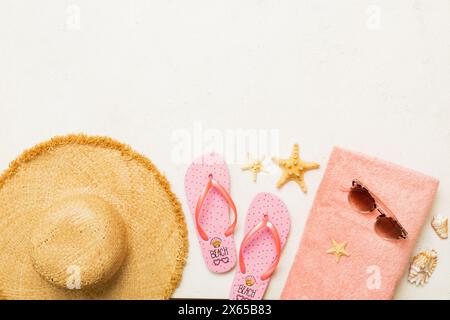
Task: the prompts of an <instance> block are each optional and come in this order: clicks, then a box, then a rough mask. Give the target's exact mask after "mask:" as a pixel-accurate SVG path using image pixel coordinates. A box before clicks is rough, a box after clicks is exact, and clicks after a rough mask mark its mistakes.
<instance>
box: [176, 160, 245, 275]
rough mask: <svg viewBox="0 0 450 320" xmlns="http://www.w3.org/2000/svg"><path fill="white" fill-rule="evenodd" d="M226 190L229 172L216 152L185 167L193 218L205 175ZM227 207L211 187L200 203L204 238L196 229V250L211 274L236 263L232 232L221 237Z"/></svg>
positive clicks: (226, 218)
mask: <svg viewBox="0 0 450 320" xmlns="http://www.w3.org/2000/svg"><path fill="white" fill-rule="evenodd" d="M210 174H212V175H213V177H214V179H215V180H216V181H217V182H219V183H220V184H221V185H222V186H223V187H224V188H225V190H226V191H227V192H228V193H230V175H229V172H228V167H227V165H226V163H225V161H224V160H223V159H222V158H221V157H220V156H219V155H218V154H216V153H211V154H207V155H204V156H202V157H200V158H198V159H197V160H196V161H194V163H193V164H192V165H191V166H190V167H189V168H188V170H187V172H186V176H185V191H186V197H187V200H188V204H189V209H190V211H191V214H192V218H193V219H194V221H195V209H196V206H197V202H198V199H199V197H200V195H201V193H202V191H203V189H204V188H205V185H206V184H207V183H208V180H209V175H210ZM229 213H230V208H229V206H228V203H227V202H226V200H225V199H224V198H223V196H222V195H221V194H220V193H219V192H218V190H216V189H212V190H211V191H210V192H209V193H208V195H207V196H206V199H205V201H204V203H203V206H202V208H201V211H200V215H199V216H200V217H199V223H200V225H201V226H202V228H203V230H204V231H205V233H206V234H207V235H208V240H207V241H205V240H203V239H202V238H201V237H200V236H199V234H198V232H197V237H198V241H199V244H200V249H201V252H202V254H203V259H204V261H205V264H206V266H207V267H208V269H209V270H210V271H212V272H215V273H224V272H227V271H229V270H231V269H232V268H233V267H234V266H235V265H236V260H237V259H236V245H235V242H234V239H233V235H230V236H228V237H226V236H225V232H226V230H227V228H228V226H229V225H230V216H229Z"/></svg>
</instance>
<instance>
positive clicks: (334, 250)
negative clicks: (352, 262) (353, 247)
mask: <svg viewBox="0 0 450 320" xmlns="http://www.w3.org/2000/svg"><path fill="white" fill-rule="evenodd" d="M331 241H332V245H331V248H330V249H328V250H327V254H334V255H335V256H336V263H339V260H340V259H341V257H342V256H346V257H349V256H350V254H349V253H348V252H347V251H345V247H346V246H347V242H342V243H337V242H336V240H334V239H332V240H331Z"/></svg>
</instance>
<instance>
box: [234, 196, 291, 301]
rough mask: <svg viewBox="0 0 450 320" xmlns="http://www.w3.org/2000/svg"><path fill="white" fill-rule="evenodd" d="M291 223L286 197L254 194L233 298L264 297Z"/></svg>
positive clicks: (256, 298)
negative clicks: (284, 198) (284, 201)
mask: <svg viewBox="0 0 450 320" xmlns="http://www.w3.org/2000/svg"><path fill="white" fill-rule="evenodd" d="M290 226H291V218H290V216H289V211H288V209H287V208H286V205H285V204H284V203H283V201H281V200H280V199H279V198H278V197H276V196H274V195H273V194H270V193H260V194H258V195H257V196H256V197H255V199H254V200H253V202H252V204H251V205H250V208H249V210H248V213H247V220H246V223H245V232H246V235H245V237H244V240H243V241H242V244H241V249H240V252H239V268H238V270H237V271H236V275H235V277H234V281H233V285H232V287H231V293H230V300H262V298H263V296H264V293H265V292H266V289H267V286H268V285H269V282H270V277H271V276H272V274H273V273H274V271H275V269H276V268H277V266H278V263H279V261H280V257H281V251H282V249H283V247H284V245H285V243H286V239H287V236H288V234H289V229H290Z"/></svg>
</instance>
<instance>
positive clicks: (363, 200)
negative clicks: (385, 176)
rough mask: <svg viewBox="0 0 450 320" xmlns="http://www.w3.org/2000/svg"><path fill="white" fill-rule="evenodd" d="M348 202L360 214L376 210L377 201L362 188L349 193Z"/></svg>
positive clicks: (353, 189)
mask: <svg viewBox="0 0 450 320" xmlns="http://www.w3.org/2000/svg"><path fill="white" fill-rule="evenodd" d="M348 202H349V203H350V204H351V206H352V207H353V208H354V209H355V210H356V211H359V212H371V211H373V210H374V209H375V199H374V198H373V197H372V196H371V195H370V193H369V192H368V191H367V190H366V189H364V188H361V187H354V188H352V189H351V190H350V192H349V193H348Z"/></svg>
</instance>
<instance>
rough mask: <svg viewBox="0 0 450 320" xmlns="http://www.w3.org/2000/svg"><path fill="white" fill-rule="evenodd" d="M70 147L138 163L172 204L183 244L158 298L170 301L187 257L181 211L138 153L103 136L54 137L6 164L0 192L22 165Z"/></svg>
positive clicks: (159, 176)
mask: <svg viewBox="0 0 450 320" xmlns="http://www.w3.org/2000/svg"><path fill="white" fill-rule="evenodd" d="M71 144H78V145H85V146H94V147H101V148H106V149H113V150H117V151H120V152H121V154H122V155H123V156H126V157H129V158H130V159H134V160H136V161H138V162H139V163H141V164H142V165H144V166H145V167H146V168H147V169H148V170H149V171H150V172H151V173H153V174H154V175H155V177H156V179H157V181H158V182H159V183H160V184H161V186H162V187H163V188H164V190H165V191H166V193H167V194H168V195H169V200H170V202H171V203H172V205H173V207H174V209H175V213H176V215H177V222H178V225H179V226H180V230H179V231H180V232H181V240H182V242H183V245H182V246H181V247H180V249H179V250H178V254H177V266H176V268H175V274H174V275H173V276H172V279H171V280H170V286H169V288H167V289H166V291H165V293H164V295H163V297H162V299H164V300H167V299H170V297H171V296H172V294H173V292H174V291H175V290H176V289H177V288H178V286H179V284H180V282H181V278H182V276H183V270H184V267H185V265H186V260H187V255H188V251H189V243H188V231H187V226H186V222H185V220H184V213H183V209H182V207H181V204H180V202H179V200H178V198H177V197H176V195H175V194H174V193H173V192H172V190H171V187H170V183H169V181H167V179H166V177H165V176H164V175H162V174H161V173H160V172H159V170H158V169H157V168H156V167H155V165H154V164H153V163H152V162H151V161H150V160H149V159H148V158H146V157H144V156H143V155H141V154H140V153H137V152H135V151H134V150H133V149H132V148H131V147H130V146H128V145H125V144H123V143H120V142H118V141H116V140H114V139H111V138H109V137H104V136H88V135H85V134H70V135H67V136H56V137H54V138H52V139H50V140H49V141H46V142H43V143H40V144H38V145H36V146H34V147H32V148H30V149H28V150H25V151H24V152H23V153H22V154H21V155H20V156H19V157H18V158H17V159H16V160H14V161H12V162H11V163H10V165H9V168H8V169H7V170H5V172H4V173H3V174H2V175H1V176H0V189H1V188H3V186H4V185H5V183H6V182H7V181H8V180H9V179H11V178H12V177H13V176H14V175H15V174H16V173H17V172H18V171H19V169H20V167H21V166H22V165H24V164H26V163H28V162H30V161H32V160H33V159H35V158H36V157H38V156H40V155H41V154H43V153H45V152H48V151H52V150H55V149H56V148H58V147H61V146H65V145H71ZM1 293H2V291H1V290H0V300H1V299H2V298H3V296H2V294H1ZM5 299H6V297H5Z"/></svg>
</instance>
